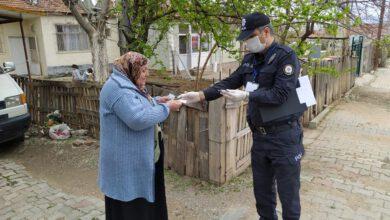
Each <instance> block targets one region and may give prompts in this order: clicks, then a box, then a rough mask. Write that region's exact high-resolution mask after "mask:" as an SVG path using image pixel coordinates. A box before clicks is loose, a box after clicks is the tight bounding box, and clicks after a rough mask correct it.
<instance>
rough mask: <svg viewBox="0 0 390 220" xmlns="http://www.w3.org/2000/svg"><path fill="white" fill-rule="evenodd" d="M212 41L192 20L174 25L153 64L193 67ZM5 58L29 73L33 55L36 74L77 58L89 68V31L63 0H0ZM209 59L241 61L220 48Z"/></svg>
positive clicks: (217, 68)
mask: <svg viewBox="0 0 390 220" xmlns="http://www.w3.org/2000/svg"><path fill="white" fill-rule="evenodd" d="M116 24H117V20H116V19H111V20H109V21H108V26H109V28H110V35H109V37H108V39H107V52H108V58H109V62H110V63H112V62H113V60H114V59H115V58H117V57H118V56H120V51H119V47H118V39H119V35H118V28H117V26H116ZM22 35H24V38H25V43H26V45H25V46H24V44H23V40H22ZM156 36H158V34H157V33H155V32H154V31H153V30H152V29H151V30H150V34H149V41H153V40H155V38H156ZM212 45H213V39H212V38H211V36H210V35H204V36H203V37H202V39H201V37H200V35H199V33H198V31H196V30H194V29H193V28H192V27H191V26H190V25H186V24H180V25H175V26H173V27H172V28H171V29H170V31H169V33H168V34H167V36H166V37H165V38H164V39H163V40H162V41H161V42H160V44H159V46H158V48H157V50H156V54H157V56H155V57H154V58H152V60H151V66H150V67H151V68H152V69H153V68H154V69H159V68H160V67H161V65H162V66H164V67H165V68H166V69H167V70H170V71H175V70H176V69H179V70H181V71H182V70H185V71H188V70H189V69H192V68H194V67H197V66H198V57H199V50H201V61H200V65H201V66H203V64H204V62H205V60H206V57H207V56H208V54H209V52H210V50H211V47H212ZM24 48H26V53H27V59H26V55H25V50H24ZM4 61H13V62H14V63H15V64H16V72H17V73H18V74H28V68H27V61H28V63H29V65H28V66H29V69H30V72H31V74H32V75H42V76H50V75H58V74H62V73H67V72H70V71H71V65H72V64H77V65H78V66H80V68H81V69H86V68H88V67H90V66H91V64H92V57H91V53H90V49H89V43H88V37H87V34H86V33H85V32H84V30H82V28H81V27H80V26H79V25H78V23H77V21H76V19H75V18H74V17H73V16H72V15H71V13H70V11H69V10H68V8H67V6H65V5H64V4H63V2H62V0H0V63H3V62H4ZM208 65H209V66H208V69H209V70H213V71H214V72H221V71H222V72H227V71H228V69H232V70H234V69H235V68H236V67H237V61H236V60H235V59H234V58H232V57H230V56H229V54H228V53H224V52H222V50H217V51H216V53H214V54H213V55H212V57H211V58H210V61H209V62H208ZM173 66H175V67H173Z"/></svg>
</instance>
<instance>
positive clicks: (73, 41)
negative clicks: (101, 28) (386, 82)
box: [56, 25, 89, 51]
mask: <svg viewBox="0 0 390 220" xmlns="http://www.w3.org/2000/svg"><path fill="white" fill-rule="evenodd" d="M56 30H57V47H58V51H80V50H88V49H89V40H88V35H87V33H86V32H85V31H84V30H83V29H82V28H81V27H80V25H56Z"/></svg>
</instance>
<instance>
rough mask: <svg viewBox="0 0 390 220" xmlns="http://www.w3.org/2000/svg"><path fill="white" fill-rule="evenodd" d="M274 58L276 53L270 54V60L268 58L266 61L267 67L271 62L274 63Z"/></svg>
mask: <svg viewBox="0 0 390 220" xmlns="http://www.w3.org/2000/svg"><path fill="white" fill-rule="evenodd" d="M275 57H276V53H274V54H272V56H271V58H269V60H268V65H269V64H271V63H272V61H274V59H275Z"/></svg>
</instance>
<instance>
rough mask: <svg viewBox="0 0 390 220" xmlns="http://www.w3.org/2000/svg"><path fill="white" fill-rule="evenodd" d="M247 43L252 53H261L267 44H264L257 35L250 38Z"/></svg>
mask: <svg viewBox="0 0 390 220" xmlns="http://www.w3.org/2000/svg"><path fill="white" fill-rule="evenodd" d="M245 44H246V47H247V48H248V50H249V51H250V52H251V53H260V52H262V51H263V50H264V49H265V44H262V43H261V42H260V39H259V37H257V36H255V37H252V38H249V39H248V40H246V41H245Z"/></svg>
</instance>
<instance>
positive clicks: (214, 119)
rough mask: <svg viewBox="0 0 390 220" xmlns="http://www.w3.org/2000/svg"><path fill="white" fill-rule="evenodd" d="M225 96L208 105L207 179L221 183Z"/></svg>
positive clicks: (222, 178) (224, 159)
mask: <svg viewBox="0 0 390 220" xmlns="http://www.w3.org/2000/svg"><path fill="white" fill-rule="evenodd" d="M225 103H226V102H225V98H220V99H217V100H215V101H212V102H210V105H209V179H210V181H211V182H214V183H217V184H219V185H220V184H223V183H224V182H225V181H226V178H225V171H226V158H225V151H226V132H225V129H226V110H225Z"/></svg>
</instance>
